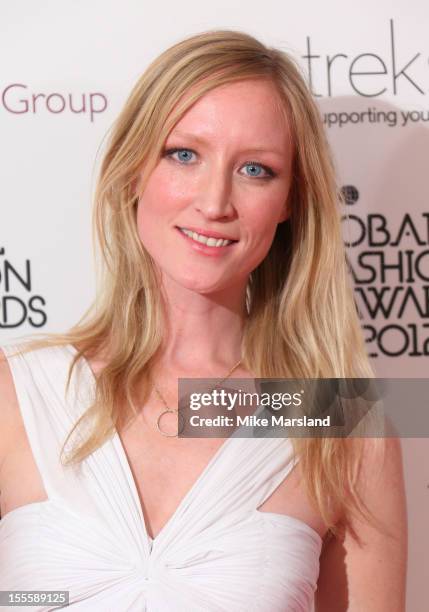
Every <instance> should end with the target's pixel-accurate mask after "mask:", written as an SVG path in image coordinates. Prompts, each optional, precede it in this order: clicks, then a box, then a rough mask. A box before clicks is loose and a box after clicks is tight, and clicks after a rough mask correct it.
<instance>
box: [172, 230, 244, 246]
mask: <svg viewBox="0 0 429 612" xmlns="http://www.w3.org/2000/svg"><path fill="white" fill-rule="evenodd" d="M178 229H179V230H180V231H181V232H182V233H183V234H185V236H188V238H191V239H192V240H194V241H195V242H200V243H201V244H205V245H206V246H208V247H214V248H216V247H224V246H228V245H230V244H232V243H233V242H237V241H236V240H228V239H227V238H214V237H212V236H204V235H203V234H197V232H193V231H191V230H188V229H186V228H185V227H179V228H178Z"/></svg>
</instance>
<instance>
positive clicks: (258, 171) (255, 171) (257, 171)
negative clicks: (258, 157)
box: [244, 162, 274, 178]
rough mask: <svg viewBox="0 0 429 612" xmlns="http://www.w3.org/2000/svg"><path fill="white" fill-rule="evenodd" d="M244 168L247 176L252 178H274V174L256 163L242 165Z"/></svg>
mask: <svg viewBox="0 0 429 612" xmlns="http://www.w3.org/2000/svg"><path fill="white" fill-rule="evenodd" d="M244 168H246V171H247V172H246V174H247V176H254V177H256V178H268V177H270V176H274V172H273V171H272V170H271V169H270V168H267V167H266V166H262V165H261V164H258V163H256V162H247V163H246V164H244Z"/></svg>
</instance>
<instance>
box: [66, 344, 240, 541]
mask: <svg viewBox="0 0 429 612" xmlns="http://www.w3.org/2000/svg"><path fill="white" fill-rule="evenodd" d="M66 346H67V347H68V348H70V349H71V351H72V352H73V353H74V354H75V355H76V354H77V353H78V351H77V349H76V347H75V346H74V345H73V344H68V345H66ZM79 359H80V361H81V362H82V365H83V369H84V372H85V373H86V375H87V376H86V378H87V380H88V383H89V384H90V385H91V388H92V390H94V389H95V384H96V378H95V374H94V372H93V370H92V368H91V366H90V365H89V362H88V360H87V359H86V358H85V357H84V356H83V355H82V356H81V357H80V358H79ZM232 437H233V436H232V435H231V436H229V437H227V438H226V439H225V442H223V443H222V444H221V445H220V446H219V448H218V449H217V450H216V451H215V453H214V455H212V457H211V459H210V460H209V461H208V463H207V464H206V466H205V467H204V468H203V470H202V472H201V473H200V474H199V475H198V476H197V478H196V480H195V481H194V483H193V484H192V485H191V487H190V489H188V491H187V492H186V493H185V495H184V496H183V497H182V499H181V501H180V502H179V504H178V506H177V507H176V509H175V510H174V512H173V514H172V515H171V516H170V518H168V519H167V522H166V523H164V525H163V526H162V527H161V529H160V531H158V533H157V534H156V536H155V537H153V538H152V537H151V536H150V535H149V532H148V530H147V525H146V520H145V517H144V512H143V506H142V502H141V501H140V495H139V492H138V488H137V484H136V481H135V478H134V475H133V472H132V469H131V465H130V462H129V460H128V457H127V454H126V451H125V447H124V444H123V442H122V439H121V437H120V435H119V432H118V430H117V429H116V427H114V435H113V437H112V438H110V439H109V440H108V442H110V443H112V444H113V446H114V447H115V448H116V451H117V454H118V457H119V460H120V462H121V465H122V467H123V469H124V471H125V474H126V476H127V480H128V484H129V486H130V489H131V494H132V497H133V500H134V503H135V505H136V506H137V508H138V512H139V518H140V521H141V524H142V527H143V529H144V532H145V536H146V538H147V540H148V541H149V543H150V545H151V546H153V545H154V544H155V543H157V542H158V541H159V540H160V538H161V537H164V534H165V533H166V532H167V531H168V530H169V529H170V528H171V525H172V524H173V523H174V521H175V519H176V517H177V516H178V514H179V512H180V511H181V510H182V508H183V507H184V505H185V503H186V502H187V501H188V499H189V498H190V497H191V495H192V494H194V492H195V490H196V489H197V487H198V486H199V485H200V484H201V482H202V481H203V480H204V479H205V478H206V477H207V474H208V473H209V472H210V470H211V469H212V468H213V466H214V465H215V463H216V462H217V461H218V459H219V457H220V456H221V454H222V453H223V452H224V450H225V448H226V447H227V445H228V443H229V441H230V440H231V438H232Z"/></svg>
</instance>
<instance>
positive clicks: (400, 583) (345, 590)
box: [316, 438, 408, 612]
mask: <svg viewBox="0 0 429 612" xmlns="http://www.w3.org/2000/svg"><path fill="white" fill-rule="evenodd" d="M357 444H358V446H360V449H361V469H360V471H359V476H358V479H357V483H356V487H357V489H358V493H359V494H360V496H361V498H362V500H363V502H364V503H365V505H366V507H367V509H368V510H369V512H370V513H371V515H372V516H373V518H374V519H375V521H376V525H373V524H371V523H370V522H368V521H366V520H364V519H362V518H360V517H353V518H352V519H351V526H352V528H353V529H354V531H355V532H356V534H357V536H358V538H359V541H357V540H356V539H355V538H353V537H352V534H351V531H350V530H346V532H345V534H344V537H342V538H341V539H340V538H331V539H330V540H329V541H328V542H327V543H326V545H325V546H324V549H323V551H322V555H321V559H320V575H319V581H318V589H317V593H316V611H317V612H326V611H328V610H329V612H340V611H343V610H344V611H345V610H347V611H348V612H358V611H360V610H365V611H366V612H384V611H386V612H404V610H405V587H406V566H407V541H408V532H407V512H406V501H405V487H404V475H403V466H402V450H401V443H400V440H399V439H398V438H385V439H362V440H359V441H357Z"/></svg>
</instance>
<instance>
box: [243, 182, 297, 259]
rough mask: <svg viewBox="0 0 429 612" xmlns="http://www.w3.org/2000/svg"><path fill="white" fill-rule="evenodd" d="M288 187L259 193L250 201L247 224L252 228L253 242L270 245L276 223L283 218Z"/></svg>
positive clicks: (264, 245) (263, 245) (262, 245)
mask: <svg viewBox="0 0 429 612" xmlns="http://www.w3.org/2000/svg"><path fill="white" fill-rule="evenodd" d="M287 196H288V189H285V188H283V189H276V190H273V191H272V192H271V193H267V194H261V196H259V197H258V198H255V199H254V200H253V202H252V206H251V207H249V208H248V211H247V225H248V227H250V228H251V229H252V232H251V233H252V237H253V239H254V241H255V244H258V245H261V248H262V247H266V246H267V245H268V247H269V246H270V244H271V242H272V240H273V238H274V234H275V231H276V229H277V225H278V223H279V222H280V221H281V219H282V218H283V213H284V210H285V206H286V201H287Z"/></svg>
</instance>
